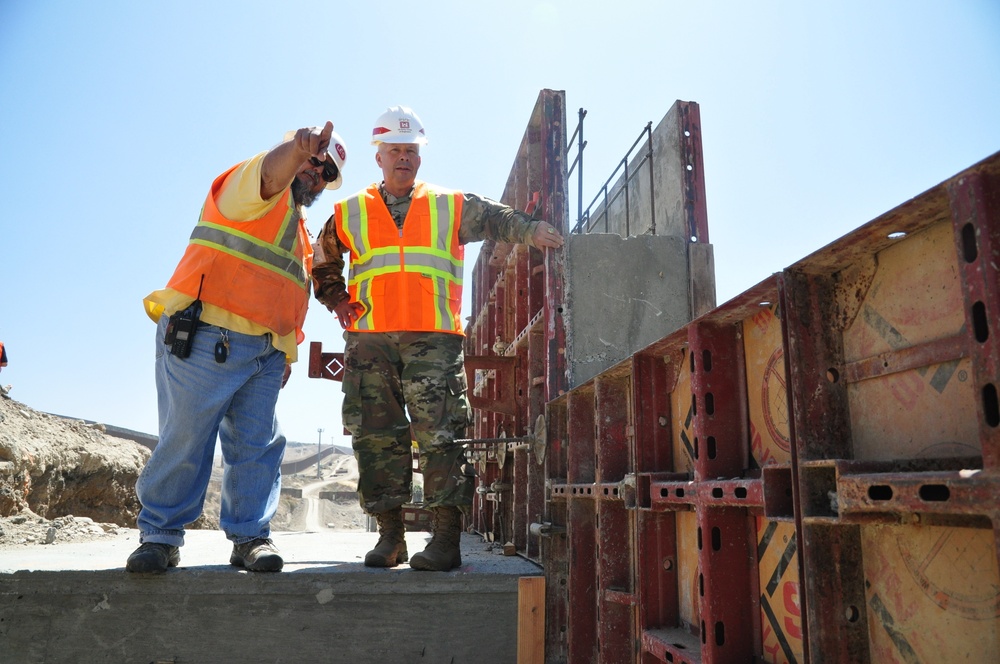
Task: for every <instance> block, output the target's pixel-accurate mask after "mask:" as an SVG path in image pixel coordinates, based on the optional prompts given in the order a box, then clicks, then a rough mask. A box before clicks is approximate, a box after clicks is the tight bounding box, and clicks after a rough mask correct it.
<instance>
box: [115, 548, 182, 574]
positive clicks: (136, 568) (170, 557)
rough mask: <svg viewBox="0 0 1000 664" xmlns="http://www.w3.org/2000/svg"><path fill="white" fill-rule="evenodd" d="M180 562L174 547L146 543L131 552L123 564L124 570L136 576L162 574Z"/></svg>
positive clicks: (178, 552)
mask: <svg viewBox="0 0 1000 664" xmlns="http://www.w3.org/2000/svg"><path fill="white" fill-rule="evenodd" d="M180 561H181V554H180V551H179V550H178V549H177V547H176V546H171V545H169V544H160V543H159V542H146V543H144V544H143V545H141V546H140V547H139V548H138V549H136V550H135V551H133V552H132V555H130V556H129V557H128V562H127V563H125V570H126V571H128V572H133V573H136V574H163V573H164V572H166V571H167V568H168V567H177V564H178V563H180Z"/></svg>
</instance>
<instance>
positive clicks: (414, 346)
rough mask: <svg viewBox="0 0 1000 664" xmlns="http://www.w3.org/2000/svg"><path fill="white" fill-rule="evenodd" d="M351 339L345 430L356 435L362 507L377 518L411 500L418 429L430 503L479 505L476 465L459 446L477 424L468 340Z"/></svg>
mask: <svg viewBox="0 0 1000 664" xmlns="http://www.w3.org/2000/svg"><path fill="white" fill-rule="evenodd" d="M344 338H345V339H346V340H347V345H346V348H345V350H344V364H345V365H346V370H345V374H344V384H343V390H344V413H343V414H344V426H345V427H346V428H347V430H348V431H350V432H351V435H352V436H353V444H354V456H355V457H356V458H357V460H358V472H359V479H358V499H359V500H360V502H361V507H362V509H364V510H365V512H367V513H368V514H375V513H378V512H383V511H385V510H388V509H392V508H394V507H398V506H400V505H402V504H403V503H407V502H409V501H410V483H411V481H412V479H413V465H412V456H411V432H412V439H413V440H415V441H416V443H417V447H418V449H419V451H420V472H421V474H422V475H423V479H424V506H425V507H441V506H455V507H461V508H463V509H465V508H468V507H469V506H471V505H472V495H473V491H474V488H475V487H474V480H473V471H472V466H471V464H468V463H466V461H465V446H464V445H461V444H456V443H455V438H457V437H458V436H459V435H461V434H462V433H463V432H464V430H465V428H466V427H467V426H468V425H469V424H470V422H471V407H470V406H469V399H468V396H467V395H466V390H467V383H466V378H465V366H464V361H463V354H462V343H463V341H464V338H463V337H462V336H460V335H457V334H446V333H428V332H386V333H369V332H347V333H345V335H344ZM407 413H409V417H407Z"/></svg>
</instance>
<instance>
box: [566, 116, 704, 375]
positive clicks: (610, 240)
mask: <svg viewBox="0 0 1000 664" xmlns="http://www.w3.org/2000/svg"><path fill="white" fill-rule="evenodd" d="M682 127H683V123H682V118H681V113H680V111H679V109H678V105H677V104H674V105H673V106H671V107H670V110H669V111H668V112H667V114H666V115H664V116H663V118H662V119H661V120H660V122H659V124H657V125H656V128H655V129H654V130H653V131H652V146H653V152H652V156H651V157H650V155H649V149H648V144H649V141H648V140H643V141H640V142H639V143H638V144H637V145H636V146H635V148H634V149H633V151H632V155H631V158H630V159H629V166H628V173H629V179H628V182H627V183H626V181H625V172H624V170H619V171H618V173H617V179H616V180H615V182H614V183H613V184H612V185H609V186H608V194H607V197H606V199H602V200H600V201H599V202H598V203H596V204H595V205H594V208H593V209H592V210H591V213H590V218H589V220H588V222H587V223H586V224H585V225H584V226H583V230H584V232H583V233H575V234H572V235H571V236H570V238H569V242H568V246H567V250H566V271H565V272H566V274H565V276H566V291H565V300H566V305H567V309H568V311H567V312H566V314H565V315H566V320H567V328H566V329H567V333H566V348H567V357H568V364H569V369H568V370H569V374H570V381H569V382H570V387H573V386H576V385H578V384H580V383H582V382H584V381H586V380H588V379H590V378H592V377H594V376H596V375H597V374H599V373H600V372H602V371H604V370H605V369H607V368H609V367H611V366H613V365H615V364H617V363H618V362H620V361H621V360H623V359H625V358H626V357H628V356H630V355H632V354H633V353H635V352H637V351H639V350H642V349H643V348H645V347H646V346H647V345H649V344H651V343H653V342H654V341H657V340H659V339H661V338H663V337H665V336H667V335H668V334H670V333H671V332H673V331H674V330H676V329H678V328H680V327H682V326H683V325H685V324H686V323H688V322H689V321H691V320H692V319H693V318H695V317H696V316H698V315H699V314H701V313H704V312H705V311H707V310H710V309H711V308H713V307H714V306H715V263H714V257H713V254H712V246H711V245H710V244H707V243H704V242H697V243H695V242H692V238H691V231H690V229H689V227H688V224H689V214H688V209H687V208H688V207H690V206H693V205H695V204H696V201H694V200H693V199H692V196H693V194H692V193H691V192H690V191H687V190H686V189H687V188H686V185H685V178H686V177H687V174H688V167H689V166H691V164H689V163H688V162H689V161H693V158H692V157H691V156H686V155H685V150H684V145H683V141H684V140H685V137H684V136H683V135H682V133H683V131H684V130H683V128H682ZM688 143H692V144H694V145H695V146H696V147H695V148H693V150H695V151H696V152H695V153H694V154H697V160H698V162H699V163H700V149H701V148H700V140H690V139H689V140H688ZM651 175H652V181H651ZM626 187H627V195H626ZM606 202H607V205H605V203H606ZM703 203H704V202H703V201H700V202H698V203H697V204H702V205H703Z"/></svg>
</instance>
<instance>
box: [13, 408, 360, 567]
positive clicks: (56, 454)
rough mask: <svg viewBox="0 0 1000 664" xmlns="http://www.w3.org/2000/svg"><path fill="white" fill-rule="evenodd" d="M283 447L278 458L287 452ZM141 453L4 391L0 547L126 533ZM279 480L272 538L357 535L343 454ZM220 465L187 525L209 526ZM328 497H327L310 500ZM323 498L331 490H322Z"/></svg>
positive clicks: (95, 427) (353, 477) (349, 463)
mask: <svg viewBox="0 0 1000 664" xmlns="http://www.w3.org/2000/svg"><path fill="white" fill-rule="evenodd" d="M295 452H296V446H294V445H291V446H290V447H289V448H288V451H287V452H286V454H294V453H295ZM149 454H150V451H149V449H148V448H146V447H145V446H143V445H141V444H139V443H137V442H134V441H132V440H127V439H124V438H117V437H115V436H111V435H108V434H107V432H106V427H105V426H104V425H102V424H99V423H97V424H94V423H88V422H86V421H83V420H73V419H67V418H65V417H60V416H56V415H50V414H47V413H43V412H40V411H36V410H34V409H32V408H30V407H28V406H26V405H24V404H22V403H20V402H18V401H15V400H14V399H11V398H10V396H9V394H7V393H6V392H5V391H4V392H3V394H2V395H0V550H4V549H9V548H11V547H25V546H58V545H59V544H62V543H74V542H86V541H93V540H100V539H103V538H109V539H110V538H114V537H116V536H118V535H120V534H121V533H122V531H124V530H126V529H130V528H135V520H136V516H137V515H138V513H139V509H140V505H139V500H138V498H137V497H136V494H135V481H136V479H137V478H138V477H139V473H140V472H141V471H142V467H143V465H144V464H145V463H146V460H147V459H148V458H149ZM318 474H319V477H317V470H316V468H315V466H313V467H311V469H310V471H309V472H303V473H300V474H298V475H285V476H283V477H282V487H283V488H291V489H300V490H301V493H302V497H301V498H299V497H297V496H292V495H282V496H281V501H280V504H279V507H278V512H277V514H276V515H275V518H274V519H273V520H272V522H271V528H272V530H275V531H303V530H317V529H332V530H355V531H358V530H364V529H365V525H366V517H365V515H364V513H363V512H362V511H361V508H360V506H359V505H358V503H357V499H356V498H354V497H353V496H352V495H351V494H352V493H353V492H354V491H355V490H356V488H357V465H356V462H355V460H354V457H353V456H352V455H350V454H340V453H335V454H331V455H330V456H327V457H326V458H325V459H324V460H323V463H322V465H321V467H320V469H319V473H318ZM221 478H222V467H221V462H220V463H219V464H217V465H216V466H215V468H214V469H213V472H212V479H211V482H210V484H209V489H208V495H207V498H206V501H205V509H204V512H203V514H202V516H201V518H199V519H198V521H196V522H195V523H193V524H190V525H189V526H188V527H189V528H191V529H217V528H218V527H219V503H220V484H221ZM320 492H324V494H325V495H327V496H331V495H335V496H337V497H336V498H335V499H333V500H331V499H328V498H320V497H319V496H320ZM325 492H331V493H328V494H327V493H325Z"/></svg>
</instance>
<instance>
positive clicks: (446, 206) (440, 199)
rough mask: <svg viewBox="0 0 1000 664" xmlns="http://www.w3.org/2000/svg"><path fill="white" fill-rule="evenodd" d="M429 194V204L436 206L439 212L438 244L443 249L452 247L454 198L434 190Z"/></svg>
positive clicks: (437, 215)
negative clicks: (436, 192)
mask: <svg viewBox="0 0 1000 664" xmlns="http://www.w3.org/2000/svg"><path fill="white" fill-rule="evenodd" d="M427 196H428V198H429V199H430V200H429V204H430V205H432V206H434V208H435V210H436V212H437V214H436V215H435V216H436V217H437V229H436V231H437V232H436V235H437V238H436V239H437V246H438V247H441V248H442V249H445V250H449V253H451V252H450V249H451V236H452V231H454V224H455V220H454V216H455V214H454V207H453V205H454V198H452V196H451V195H449V194H435V193H434V192H430V191H429V192H427Z"/></svg>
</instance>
